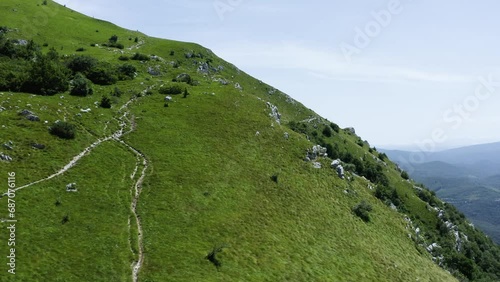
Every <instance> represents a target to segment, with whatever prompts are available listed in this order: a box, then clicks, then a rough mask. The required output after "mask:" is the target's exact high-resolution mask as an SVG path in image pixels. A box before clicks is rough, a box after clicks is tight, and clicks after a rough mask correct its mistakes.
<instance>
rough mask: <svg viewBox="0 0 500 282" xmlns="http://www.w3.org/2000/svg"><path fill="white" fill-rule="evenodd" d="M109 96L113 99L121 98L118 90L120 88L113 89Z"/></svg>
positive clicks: (120, 92)
mask: <svg viewBox="0 0 500 282" xmlns="http://www.w3.org/2000/svg"><path fill="white" fill-rule="evenodd" d="M111 96H113V97H121V96H122V91H121V90H120V88H118V87H115V89H113V91H112V92H111Z"/></svg>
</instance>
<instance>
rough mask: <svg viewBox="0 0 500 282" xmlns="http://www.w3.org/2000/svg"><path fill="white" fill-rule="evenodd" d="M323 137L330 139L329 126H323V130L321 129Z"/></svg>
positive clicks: (330, 131)
mask: <svg viewBox="0 0 500 282" xmlns="http://www.w3.org/2000/svg"><path fill="white" fill-rule="evenodd" d="M323 135H324V136H325V137H332V129H331V128H330V127H329V126H325V128H323Z"/></svg>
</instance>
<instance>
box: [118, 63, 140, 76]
mask: <svg viewBox="0 0 500 282" xmlns="http://www.w3.org/2000/svg"><path fill="white" fill-rule="evenodd" d="M136 72H137V69H136V68H135V67H134V66H133V65H131V64H124V65H121V66H119V67H118V78H119V79H120V80H128V79H134V77H135V73H136Z"/></svg>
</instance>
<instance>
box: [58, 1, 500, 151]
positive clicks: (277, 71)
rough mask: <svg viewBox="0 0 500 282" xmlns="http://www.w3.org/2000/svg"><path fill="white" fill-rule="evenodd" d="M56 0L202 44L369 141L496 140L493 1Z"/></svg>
mask: <svg viewBox="0 0 500 282" xmlns="http://www.w3.org/2000/svg"><path fill="white" fill-rule="evenodd" d="M56 2H58V3H61V4H66V5H67V7H69V8H71V9H74V10H76V11H78V12H82V13H84V14H86V15H89V16H93V17H95V18H100V19H104V20H107V21H111V22H113V23H115V24H117V25H120V26H123V27H125V28H128V29H132V30H139V31H141V32H144V33H146V34H148V35H151V36H156V37H161V38H168V39H174V40H180V41H190V42H196V43H199V44H202V45H203V46H205V47H207V48H209V49H211V50H213V51H214V52H215V53H216V54H217V55H218V56H220V57H222V58H223V59H224V60H227V61H229V62H231V63H233V64H235V65H236V66H237V67H239V68H240V69H242V70H243V71H245V72H247V73H249V74H250V75H252V76H254V77H256V78H258V79H261V80H263V81H264V82H266V83H268V84H270V85H272V86H274V87H276V88H278V89H280V90H282V91H283V92H285V93H287V94H289V95H291V96H292V97H293V98H295V99H297V100H299V101H300V102H302V103H303V104H304V105H306V106H307V107H309V108H311V109H312V110H314V111H316V112H317V113H318V114H320V115H322V116H323V117H325V118H328V119H329V120H331V121H333V122H336V123H338V124H339V125H340V126H341V127H354V128H355V129H356V132H357V133H358V135H360V136H361V137H362V138H363V139H366V140H368V141H369V142H370V144H371V145H372V146H376V147H381V148H386V149H391V148H403V147H406V148H412V147H414V148H418V147H419V145H418V144H424V145H426V146H428V147H434V148H435V149H446V148H452V147H461V146H467V145H474V144H482V143H491V142H496V141H500V131H495V130H494V128H495V127H496V126H497V125H498V124H499V122H500V113H499V112H498V111H497V107H496V106H497V105H499V104H500V97H498V96H500V95H496V94H498V92H500V91H499V90H500V68H499V67H498V66H499V65H500V56H498V51H497V48H496V46H498V43H500V42H499V41H500V39H498V38H497V37H496V36H494V35H495V34H496V27H497V26H499V24H500V19H499V18H498V17H497V16H496V13H495V11H497V10H498V8H500V3H498V2H495V1H492V0H488V1H480V2H474V3H472V2H467V3H463V2H462V3H456V1H451V0H446V1H440V2H435V1H432V2H431V1H429V0H421V1H411V0H401V1H397V0H389V1H380V0H377V1H370V2H363V3H359V2H356V3H346V2H344V1H315V2H314V3H290V2H289V1H283V0H278V1H273V2H272V3H268V2H267V1H260V0H253V1H250V0H248V1H245V0H238V1H228V0H215V1H201V0H190V1H169V0H167V1H161V2H152V1H149V2H142V3H140V4H138V3H137V1H129V0H122V1H116V0H112V1H106V2H103V1H97V0H86V1H83V0H57V1H56ZM148 3H151V4H150V5H148ZM497 81H499V82H497ZM420 147H422V145H420Z"/></svg>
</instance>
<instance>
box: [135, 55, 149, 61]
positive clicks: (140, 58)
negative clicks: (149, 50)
mask: <svg viewBox="0 0 500 282" xmlns="http://www.w3.org/2000/svg"><path fill="white" fill-rule="evenodd" d="M132 60H136V61H149V56H148V55H144V54H141V53H135V54H134V55H133V56H132Z"/></svg>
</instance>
